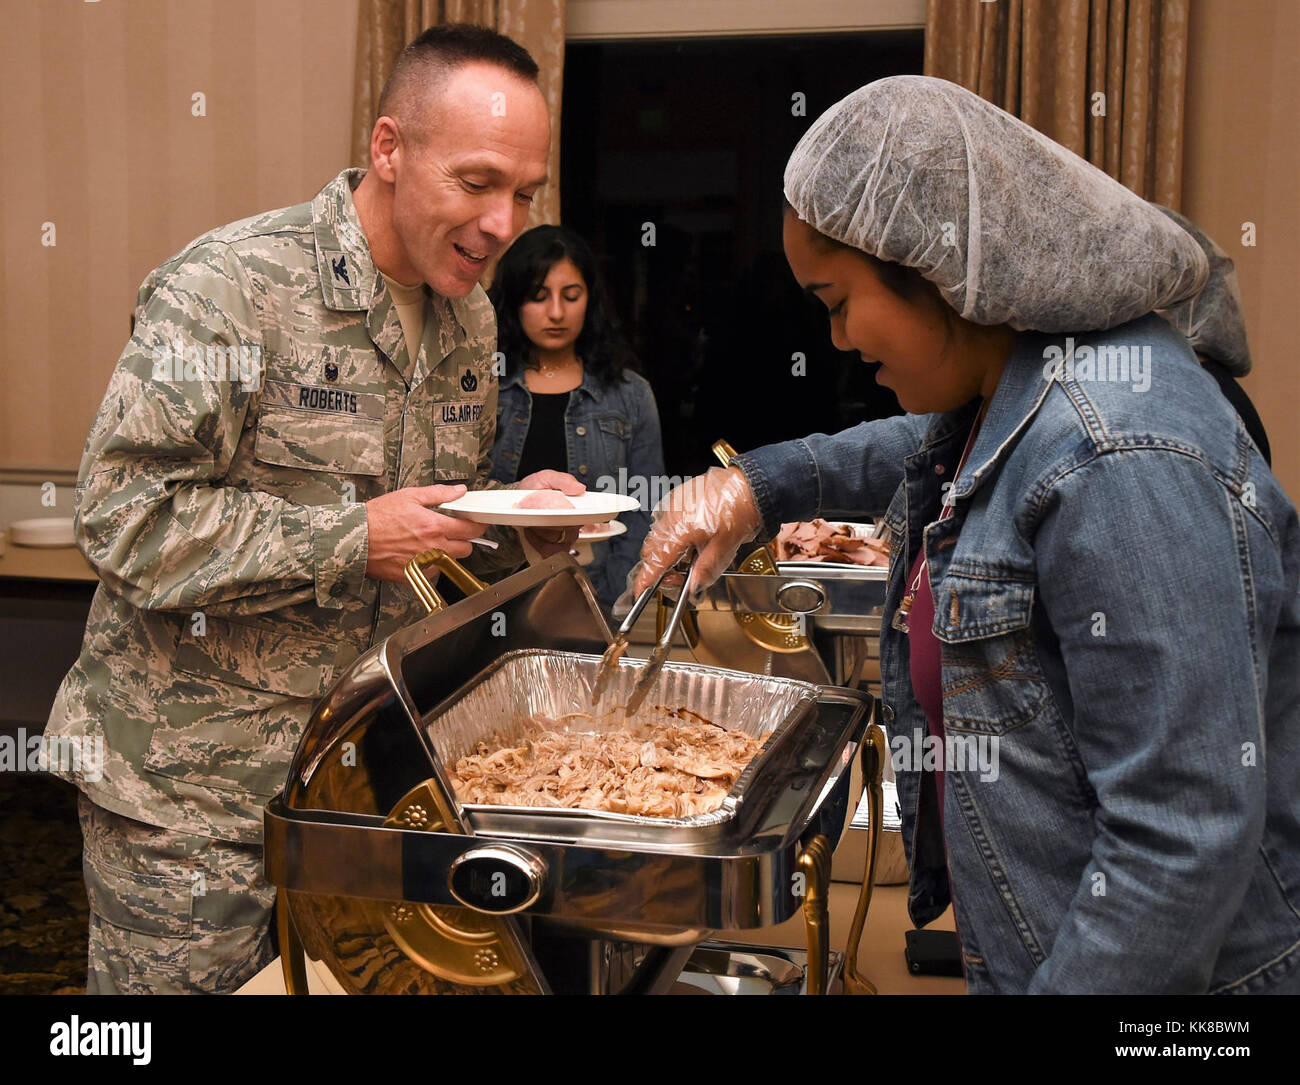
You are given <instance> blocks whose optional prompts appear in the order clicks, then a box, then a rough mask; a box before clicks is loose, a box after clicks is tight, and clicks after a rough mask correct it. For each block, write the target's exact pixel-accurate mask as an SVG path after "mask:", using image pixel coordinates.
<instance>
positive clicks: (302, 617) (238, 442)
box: [48, 27, 582, 993]
mask: <svg viewBox="0 0 1300 1085" xmlns="http://www.w3.org/2000/svg"><path fill="white" fill-rule="evenodd" d="M536 71H537V69H536V66H535V65H533V63H532V60H531V58H529V57H528V54H527V53H526V52H524V51H523V50H522V49H521V48H520V47H519V46H517V45H515V43H513V42H510V41H509V39H505V38H501V37H500V36H499V35H495V34H493V33H492V32H490V31H483V30H478V29H472V30H471V29H469V28H463V27H462V28H446V27H442V28H438V29H437V30H435V31H431V32H428V33H426V34H425V35H422V36H421V38H420V39H417V41H416V42H415V43H412V46H410V47H408V49H407V51H406V53H404V54H403V57H402V60H401V61H399V64H398V66H397V69H396V70H395V71H394V75H393V78H392V80H390V83H389V87H388V88H386V90H385V95H384V98H383V99H381V102H380V112H381V113H387V114H389V115H386V116H381V117H380V119H379V121H378V122H377V123H376V125H375V130H374V135H373V136H372V144H371V170H370V171H369V172H367V171H363V170H347V171H345V172H343V173H341V174H340V175H339V176H338V177H336V178H335V179H334V180H333V181H331V182H330V183H329V184H328V185H327V186H326V187H325V188H324V189H323V190H322V191H321V192H320V194H319V195H317V196H316V198H315V199H314V200H313V201H312V202H310V203H306V204H301V205H299V206H297V207H291V208H287V209H283V210H279V211H272V212H270V213H268V214H264V215H261V216H258V217H256V218H252V219H248V220H245V221H243V222H238V223H235V224H233V225H230V226H226V227H224V228H221V229H218V230H214V231H212V232H211V233H208V234H205V235H204V236H203V237H200V238H198V239H197V240H196V241H194V242H192V243H191V244H190V245H189V246H187V247H186V248H185V249H184V250H183V251H182V252H180V253H179V254H178V255H176V256H175V257H173V258H172V259H171V260H169V261H168V262H167V263H165V264H163V265H162V266H161V267H160V268H158V269H157V270H156V271H154V272H153V273H152V274H150V275H149V277H148V278H147V279H146V280H145V282H144V284H143V286H142V287H141V289H140V293H139V297H138V300H137V308H136V314H135V325H134V329H133V332H132V336H131V340H130V342H129V343H128V344H127V347H126V350H125V351H124V352H123V354H122V357H121V359H120V360H119V362H118V365H117V368H116V370H115V371H114V373H113V376H112V379H111V381H110V383H109V388H108V392H107V394H106V395H105V398H104V402H103V405H102V406H101V408H100V411H99V414H98V416H97V418H96V420H95V423H94V426H93V428H92V430H91V433H90V437H89V440H88V442H87V445H86V450H85V454H84V458H83V460H82V464H81V470H80V474H79V477H78V485H77V530H78V541H79V544H80V546H81V549H82V550H83V552H84V553H85V554H86V556H87V558H88V559H89V560H90V562H91V563H92V564H93V565H94V567H95V569H96V571H97V572H98V573H99V577H100V581H101V584H100V587H99V589H98V591H97V592H96V594H95V599H94V602H93V604H92V607H91V612H90V617H89V620H88V622H87V627H86V636H85V641H84V644H83V648H82V653H81V657H80V659H79V660H78V662H77V664H76V666H75V667H74V668H73V670H72V671H71V672H70V673H69V674H68V676H67V678H66V679H65V680H64V682H63V685H62V687H61V688H60V690H59V694H58V697H57V699H56V701H55V704H54V708H53V711H52V713H51V717H50V723H49V726H48V733H49V734H51V735H59V736H68V737H72V738H74V739H83V740H84V739H93V738H95V737H100V738H102V740H103V746H104V762H103V766H102V768H103V771H102V775H99V774H97V775H99V778H98V779H95V780H91V779H87V778H86V777H85V775H84V774H81V773H77V772H74V771H72V770H68V771H67V772H65V773H64V775H65V776H66V777H67V778H69V779H71V780H72V782H73V783H75V784H76V785H77V787H78V788H80V789H81V791H82V792H83V795H82V796H81V798H80V804H81V818H82V826H83V833H84V836H85V861H84V867H85V874H86V886H87V894H88V896H89V900H90V907H91V921H90V982H89V985H88V990H89V991H91V992H92V993H93V992H106V991H131V992H146V991H214V992H215V991H230V990H234V989H235V988H237V987H238V986H239V985H240V984H242V983H243V982H244V981H245V980H247V979H248V978H249V977H250V976H252V975H253V974H255V973H256V972H257V971H258V970H259V969H261V968H262V967H263V966H264V965H266V964H267V963H268V962H269V960H270V959H271V957H272V956H273V953H274V950H273V946H272V942H271V938H270V934H269V926H270V915H271V909H272V904H273V901H274V889H273V887H272V886H270V885H268V884H267V882H266V879H265V877H264V875H263V873H262V848H261V835H262V807H263V805H264V804H265V803H266V802H267V800H268V799H269V798H270V797H271V796H272V795H273V794H274V793H275V792H276V791H277V790H278V789H279V788H280V787H281V786H282V784H283V782H284V776H285V772H286V770H287V767H288V763H289V759H290V757H291V755H292V753H293V750H294V747H295V745H296V743H297V741H298V739H299V737H300V735H301V734H302V730H303V727H304V725H305V723H306V721H307V718H308V717H309V715H310V713H311V710H312V707H313V705H314V703H315V702H316V700H317V699H318V698H319V697H320V696H321V695H322V694H323V693H324V691H325V689H326V688H327V687H328V686H329V684H330V682H331V680H332V679H333V678H334V677H335V676H336V675H338V674H339V673H340V672H341V671H343V670H344V669H345V668H346V667H347V666H348V665H349V664H350V663H351V662H352V661H353V660H354V659H355V658H356V657H357V656H358V655H360V654H361V653H362V652H364V651H365V650H366V649H367V647H369V646H370V645H373V644H375V643H377V642H378V641H380V640H381V639H382V638H384V637H385V636H387V635H388V634H389V633H391V632H392V631H393V630H395V629H397V628H399V627H400V626H402V625H404V624H406V623H409V622H411V621H414V620H417V619H418V618H420V617H421V616H422V613H423V612H422V610H421V608H420V606H419V605H418V603H417V601H416V600H415V597H414V594H413V593H412V592H411V591H410V589H409V588H408V587H407V586H406V585H405V584H403V583H401V582H400V576H401V569H402V566H403V565H404V564H405V562H406V561H407V560H408V559H409V558H410V557H412V556H413V555H414V554H416V553H418V552H420V551H421V550H424V549H427V548H428V547H430V546H439V547H441V548H442V549H444V550H446V551H448V552H449V553H451V554H452V555H453V556H456V557H465V556H466V555H468V554H469V553H470V552H471V547H470V545H469V542H468V540H469V539H470V538H471V537H473V536H476V535H479V534H481V533H482V531H483V529H482V527H479V526H477V525H474V524H470V523H468V522H465V521H460V520H454V519H451V518H448V517H444V516H441V515H439V514H437V513H435V512H433V511H431V510H430V509H429V508H428V507H427V506H429V505H432V504H436V503H438V502H440V501H444V500H448V499H451V498H454V497H456V496H459V494H460V493H461V492H463V490H462V489H461V488H459V487H458V486H457V485H456V484H458V483H469V484H470V485H472V486H474V487H483V486H484V485H486V480H487V477H488V470H489V466H490V465H489V461H488V454H489V450H490V449H491V447H492V442H493V431H494V427H495V418H496V396H497V382H496V374H495V372H494V367H493V352H494V350H495V337H496V327H495V320H494V316H493V311H492V308H491V305H490V304H489V303H488V301H487V299H486V296H485V295H484V293H483V291H482V289H481V288H480V287H479V286H478V285H477V282H476V279H477V276H478V275H479V274H480V273H481V270H482V265H483V264H485V263H486V260H487V259H488V258H490V257H491V256H492V255H495V254H496V253H498V252H499V251H501V250H502V249H503V248H504V247H505V246H506V245H507V244H508V243H509V241H510V240H511V239H512V238H513V237H514V236H515V235H517V234H518V233H519V231H520V230H521V229H522V227H523V225H524V219H525V217H526V213H527V204H528V201H529V198H530V197H531V195H532V193H533V192H534V191H535V190H536V188H537V187H538V185H540V184H541V183H542V181H543V180H544V179H545V167H546V156H547V150H548V147H549V140H550V130H549V120H548V118H547V113H546V107H545V103H544V102H543V100H542V98H541V94H540V92H539V91H538V90H537V87H536V82H535V77H536ZM381 270H382V272H383V273H384V274H385V275H387V276H389V277H390V278H391V279H392V280H394V281H395V282H397V283H398V284H411V283H413V282H423V283H427V284H429V289H427V290H426V291H425V292H424V297H425V299H426V300H425V307H424V310H423V313H424V328H423V338H422V339H421V340H420V343H419V351H418V353H417V354H416V355H415V356H412V352H411V351H409V350H408V349H407V343H406V342H405V335H404V328H403V324H402V320H401V319H399V315H398V313H397V311H396V305H395V302H394V298H393V295H392V293H391V292H390V291H389V289H387V286H386V282H385V280H384V278H383V277H381V275H380V271H381ZM559 480H563V482H562V483H561V482H560V481H559ZM559 484H563V485H564V488H566V489H568V491H569V492H571V493H576V492H581V489H582V487H581V486H580V485H579V484H577V483H576V482H575V481H574V480H572V479H569V478H568V476H563V475H555V473H552V472H546V473H543V475H542V476H534V477H533V479H531V480H527V482H526V485H532V486H546V485H559ZM498 541H500V542H501V543H502V546H501V549H500V550H499V551H497V552H496V553H495V554H490V555H487V560H486V561H484V560H479V561H478V562H477V565H476V567H477V568H478V570H479V571H480V572H483V573H491V572H493V571H498V572H499V571H503V570H505V569H507V568H510V567H513V566H514V565H517V564H519V562H520V561H521V560H522V556H521V553H520V551H519V547H518V542H517V539H515V538H514V537H513V533H509V534H508V535H507V534H506V533H502V534H501V535H500V537H499V539H498ZM538 541H539V540H535V542H538ZM548 541H550V542H554V543H557V544H560V545H563V544H564V543H565V542H567V540H565V539H553V540H548ZM556 548H558V546H555V547H552V548H551V549H552V550H553V549H556ZM539 549H543V550H544V548H543V547H541V546H539ZM544 552H545V551H544ZM477 556H478V555H477V553H476V557H477Z"/></svg>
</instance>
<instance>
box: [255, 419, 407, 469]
mask: <svg viewBox="0 0 1300 1085" xmlns="http://www.w3.org/2000/svg"><path fill="white" fill-rule="evenodd" d="M253 454H254V456H255V457H256V458H257V459H258V460H260V461H261V462H262V463H270V464H275V465H276V466H279V467H296V468H298V469H300V470H303V471H331V472H334V473H337V474H342V475H382V474H383V473H384V422H383V419H381V418H367V417H364V416H361V415H351V414H343V413H338V414H335V413H327V412H325V411H303V410H298V409H296V408H293V407H276V406H268V405H263V407H262V410H261V413H260V415H259V417H258V419H257V442H256V445H255V447H254V453H253Z"/></svg>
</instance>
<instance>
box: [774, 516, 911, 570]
mask: <svg viewBox="0 0 1300 1085" xmlns="http://www.w3.org/2000/svg"><path fill="white" fill-rule="evenodd" d="M770 546H771V549H772V556H773V558H774V559H775V560H777V561H826V562H836V563H838V564H841V565H888V564H889V544H888V543H887V542H886V541H885V540H884V539H870V538H863V537H862V536H858V535H854V534H853V532H852V530H851V529H849V528H846V527H845V526H844V525H843V524H832V523H829V522H828V521H826V520H822V519H817V520H800V521H796V522H795V523H790V524H782V525H781V530H780V532H778V533H777V536H776V538H775V539H773V540H772V542H771V543H770Z"/></svg>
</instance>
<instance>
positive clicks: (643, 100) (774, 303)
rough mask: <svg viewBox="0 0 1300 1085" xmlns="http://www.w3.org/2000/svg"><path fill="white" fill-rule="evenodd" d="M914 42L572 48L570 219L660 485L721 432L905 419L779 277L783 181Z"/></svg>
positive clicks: (894, 69)
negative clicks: (648, 424) (650, 414)
mask: <svg viewBox="0 0 1300 1085" xmlns="http://www.w3.org/2000/svg"><path fill="white" fill-rule="evenodd" d="M922 48H923V43H922V33H921V31H919V30H916V31H898V32H894V31H891V32H883V33H881V32H877V33H863V34H834V35H813V36H800V37H788V38H764V37H759V38H753V37H751V38H735V39H730V38H729V39H707V40H698V41H691V40H688V41H635V42H598V43H583V42H576V43H571V44H570V45H569V46H568V47H567V55H566V59H565V72H564V127H563V130H562V133H561V138H562V164H561V177H562V178H563V184H562V187H563V208H562V213H563V218H564V222H565V223H566V224H567V225H569V226H572V227H573V228H574V229H576V230H578V231H579V232H580V233H582V234H583V235H584V236H585V237H586V238H587V239H588V240H589V241H590V242H591V243H592V247H593V248H594V249H595V250H596V252H597V253H599V254H600V256H601V260H602V268H603V271H604V274H605V277H606V281H607V282H608V284H609V287H610V290H611V293H612V295H613V298H614V301H615V304H616V306H617V309H618V312H619V315H620V317H621V318H622V320H623V323H624V327H625V329H626V330H627V333H628V336H629V338H630V340H631V342H632V345H633V347H634V348H635V350H636V352H637V356H638V357H639V358H640V359H641V365H642V369H643V371H644V372H645V375H646V376H647V377H648V378H649V380H650V382H651V384H652V385H653V386H654V390H655V396H656V398H657V399H658V402H659V413H660V416H661V418H662V421H663V430H664V456H665V460H666V466H667V469H668V473H669V474H682V475H684V474H694V473H697V472H699V471H701V470H703V469H705V468H706V467H708V466H710V464H712V463H713V462H715V461H713V459H712V457H711V455H710V453H709V446H710V444H711V443H712V442H713V441H714V440H715V439H717V438H718V437H725V438H727V439H728V440H729V441H731V443H732V444H734V445H735V446H736V447H737V448H739V449H741V450H744V449H747V448H753V447H756V446H758V445H761V444H767V443H770V442H772V441H779V440H787V439H790V438H793V437H800V436H804V435H806V434H808V433H814V432H819V431H820V432H834V431H836V430H839V429H843V428H845V427H846V426H851V425H853V424H855V423H857V422H859V421H863V420H866V419H871V418H880V417H885V416H887V415H890V414H896V413H898V410H899V408H898V403H897V400H895V399H894V396H893V394H892V393H891V392H889V391H888V390H887V389H883V388H880V387H879V386H878V385H876V383H875V380H874V367H871V368H868V367H866V366H864V365H863V364H862V362H861V361H860V360H859V359H858V357H857V355H856V354H842V353H840V352H839V351H836V350H835V349H834V348H833V347H832V346H831V343H830V336H829V331H828V327H827V318H826V314H825V311H824V309H823V307H822V305H821V303H820V302H817V301H815V300H811V299H808V298H805V297H804V296H803V294H802V292H801V291H800V290H799V289H798V287H797V285H796V284H795V282H794V279H793V277H792V276H791V274H790V271H789V268H788V267H787V266H786V263H785V257H784V256H783V255H782V252H781V199H782V191H781V177H782V173H783V171H784V169H785V162H786V159H787V157H788V156H789V153H790V151H791V150H792V149H793V148H794V145H795V144H796V143H797V142H798V140H799V137H800V136H801V135H802V134H803V133H804V131H805V130H806V129H807V126H808V125H809V124H810V123H812V121H813V120H815V119H816V118H817V117H818V116H819V115H820V114H821V113H822V112H823V111H824V110H825V109H826V108H827V107H829V106H830V105H832V104H834V103H835V102H837V101H839V99H840V98H842V97H844V95H846V94H848V93H849V92H850V91H852V90H855V89H856V88H858V87H860V86H862V85H863V84H864V83H869V82H871V81H872V80H875V79H879V78H882V77H884V76H887V75H897V74H905V73H918V72H920V71H921V63H922ZM800 96H802V98H800ZM651 234H653V244H647V243H646V242H647V241H649V240H650V237H651Z"/></svg>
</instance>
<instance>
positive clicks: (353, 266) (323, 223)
mask: <svg viewBox="0 0 1300 1085" xmlns="http://www.w3.org/2000/svg"><path fill="white" fill-rule="evenodd" d="M365 175H366V171H365V170H364V169H346V170H344V171H343V172H342V173H340V174H339V175H338V176H337V177H335V178H334V180H332V181H331V182H330V183H329V184H327V185H326V186H325V187H324V188H323V189H321V190H320V192H319V193H317V195H316V198H315V199H314V200H312V205H311V211H312V231H313V233H314V235H315V239H316V263H317V267H318V269H319V271H320V282H321V293H322V295H323V297H324V301H325V307H326V308H328V309H333V310H336V311H339V312H367V313H368V314H369V319H368V321H367V323H368V325H369V327H370V330H371V338H372V339H373V340H374V342H375V344H376V346H378V347H379V349H380V350H382V351H383V352H384V353H385V354H386V355H387V356H388V357H389V358H390V359H391V360H392V361H393V364H394V365H396V366H397V367H398V368H399V369H400V370H402V372H403V375H404V376H405V377H406V378H407V380H408V382H410V383H415V382H417V381H419V380H421V379H423V377H424V376H427V373H425V372H421V371H420V370H419V369H417V367H416V365H415V361H414V359H411V358H407V357H405V355H406V340H405V338H404V336H403V335H402V325H401V321H400V320H399V318H398V316H397V310H396V306H395V305H394V303H393V296H392V294H391V292H390V291H389V290H388V287H387V286H385V285H384V280H383V277H382V276H381V275H380V274H379V269H378V268H376V267H375V262H374V259H373V258H372V257H371V255H370V242H369V241H367V240H366V235H365V232H364V231H363V230H362V229H361V220H360V218H359V217H358V216H357V208H356V204H355V203H354V202H353V199H352V193H353V191H354V190H355V189H356V187H357V185H359V184H360V183H361V179H362V178H363V177H364V176H365ZM472 298H473V293H471V294H470V295H469V296H467V297H464V298H444V297H443V296H442V295H440V294H432V295H431V301H432V312H431V315H432V319H431V320H426V321H425V327H424V340H423V342H424V351H425V354H426V356H427V357H428V368H429V369H436V368H437V366H438V365H439V363H440V362H441V361H442V360H443V359H444V358H446V357H447V355H449V354H450V353H451V352H452V351H453V350H455V349H456V348H457V347H458V346H460V345H462V344H463V343H464V342H465V341H466V339H467V332H466V328H467V327H468V326H469V321H468V319H467V317H468V315H469V307H470V305H471V303H472ZM403 361H405V364H404V365H403V364H402V362H403Z"/></svg>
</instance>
